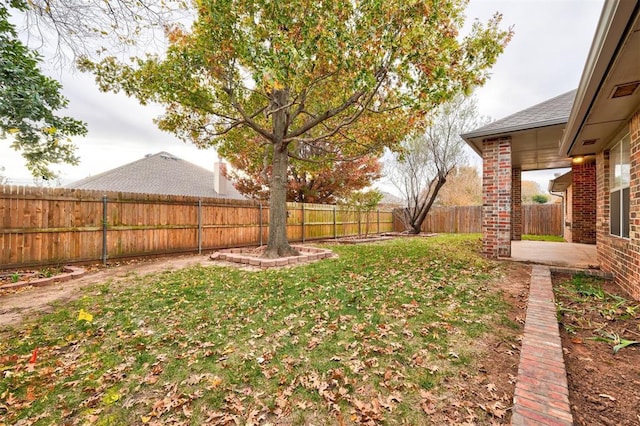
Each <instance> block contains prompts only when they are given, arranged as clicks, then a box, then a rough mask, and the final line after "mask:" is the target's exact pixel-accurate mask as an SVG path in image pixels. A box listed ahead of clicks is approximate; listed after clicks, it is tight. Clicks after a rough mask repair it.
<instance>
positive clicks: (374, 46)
mask: <svg viewBox="0 0 640 426" xmlns="http://www.w3.org/2000/svg"><path fill="white" fill-rule="evenodd" d="M194 6H195V8H196V10H197V17H196V19H195V21H194V22H193V25H192V26H191V28H190V29H186V28H184V27H182V26H179V25H174V26H171V27H168V28H167V31H166V34H167V38H168V41H169V47H168V50H167V52H166V55H164V56H162V57H161V56H154V55H151V56H148V57H145V58H136V59H134V60H133V62H132V63H130V64H125V63H121V62H119V61H117V60H116V59H115V58H113V57H108V58H105V59H103V60H102V61H100V62H97V63H95V62H91V61H88V60H84V61H81V66H82V67H83V69H85V70H90V71H92V72H94V74H95V75H96V78H97V81H98V84H99V85H100V87H101V89H102V90H113V91H124V92H125V93H127V94H128V95H131V96H135V97H137V98H138V99H139V100H140V101H141V102H143V103H146V102H160V103H162V104H164V105H165V106H166V113H165V114H164V116H162V117H160V118H159V119H158V125H159V127H160V128H161V129H163V130H167V131H170V132H173V133H175V134H176V135H178V136H179V137H180V138H182V139H184V140H187V141H191V142H194V143H195V144H197V145H199V146H209V145H216V146H217V147H218V149H219V152H220V154H221V155H222V156H223V157H228V156H232V155H233V153H235V152H238V151H243V150H245V149H247V148H246V146H247V144H249V146H250V148H249V149H253V150H255V151H257V152H259V153H260V154H261V155H262V156H263V157H264V158H265V159H267V160H265V161H268V162H270V166H271V176H270V182H269V187H270V222H269V232H270V234H269V243H268V246H267V250H266V252H265V255H266V256H268V257H275V256H279V255H286V254H291V253H292V250H291V248H290V246H289V244H288V241H287V238H286V228H285V224H286V223H285V222H286V204H285V201H286V185H287V181H288V179H287V176H286V174H287V170H288V164H289V158H290V157H293V158H295V153H296V152H298V151H299V150H300V149H301V147H310V148H311V149H314V150H318V151H319V152H322V153H323V155H322V157H323V158H322V160H323V161H332V160H334V159H336V158H337V156H342V157H343V158H345V159H347V158H355V157H358V156H362V155H379V154H381V152H382V150H383V148H384V147H385V146H386V147H394V146H395V145H397V144H398V143H399V142H400V141H401V140H402V139H403V138H404V136H405V135H406V134H407V133H408V132H409V131H410V130H411V129H412V128H413V127H414V126H415V125H417V124H418V123H419V122H420V120H419V118H420V117H422V116H423V115H424V114H425V113H426V112H428V111H430V110H431V109H433V108H434V107H435V106H437V105H439V104H440V103H442V102H444V101H446V100H447V99H450V98H451V97H453V96H454V95H455V94H456V93H460V92H469V91H470V90H471V89H472V88H473V87H475V86H478V85H481V84H483V83H484V82H485V80H486V79H487V77H488V70H489V68H490V67H491V65H493V64H494V62H495V61H496V59H497V57H498V55H499V54H500V53H501V52H502V50H503V49H504V47H505V45H506V43H507V42H508V41H509V39H510V37H511V31H510V30H503V29H501V28H500V26H499V24H500V21H501V16H500V15H498V14H496V15H495V16H494V17H493V18H492V19H490V20H489V21H488V22H487V23H485V24H482V23H480V22H474V24H473V25H472V27H471V29H470V31H469V33H468V34H467V35H466V36H464V37H462V36H460V34H459V29H460V28H461V27H462V25H463V23H464V8H465V6H466V1H464V0H451V1H444V2H443V1H407V0H367V1H351V2H344V1H341V0H336V1H321V2H309V1H308V0H292V1H286V2H273V1H270V0H208V1H204V0H198V1H195V2H194Z"/></svg>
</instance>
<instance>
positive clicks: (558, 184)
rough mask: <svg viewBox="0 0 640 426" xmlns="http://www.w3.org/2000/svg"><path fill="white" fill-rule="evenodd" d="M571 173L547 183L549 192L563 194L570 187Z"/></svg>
mask: <svg viewBox="0 0 640 426" xmlns="http://www.w3.org/2000/svg"><path fill="white" fill-rule="evenodd" d="M571 176H572V174H571V171H569V172H567V173H565V174H563V175H560V176H558V177H557V178H555V179H552V180H550V181H549V188H548V189H549V192H551V193H553V192H564V191H566V190H567V188H569V187H570V186H571V183H572V179H571Z"/></svg>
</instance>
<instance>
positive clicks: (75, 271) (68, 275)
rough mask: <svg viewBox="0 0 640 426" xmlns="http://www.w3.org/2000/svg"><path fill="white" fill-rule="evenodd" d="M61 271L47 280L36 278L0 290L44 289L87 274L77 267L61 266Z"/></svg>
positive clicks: (4, 286) (1, 286)
mask: <svg viewBox="0 0 640 426" xmlns="http://www.w3.org/2000/svg"><path fill="white" fill-rule="evenodd" d="M62 270H63V271H64V272H65V273H64V274H58V275H54V276H52V277H48V278H37V279H35V280H29V281H18V282H15V283H10V284H4V285H0V290H11V289H18V288H21V287H27V286H33V287H44V286H48V285H51V284H55V283H61V282H65V281H69V280H73V279H76V278H79V277H81V276H83V275H85V274H86V273H87V271H86V269H84V268H81V267H79V266H69V265H67V266H63V267H62Z"/></svg>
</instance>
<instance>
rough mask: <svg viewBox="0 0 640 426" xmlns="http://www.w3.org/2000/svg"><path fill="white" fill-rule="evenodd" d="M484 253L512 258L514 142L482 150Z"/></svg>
mask: <svg viewBox="0 0 640 426" xmlns="http://www.w3.org/2000/svg"><path fill="white" fill-rule="evenodd" d="M482 159H483V162H482V253H483V254H484V255H485V256H486V257H489V258H491V259H496V258H498V257H510V256H511V139H510V138H502V139H488V140H485V141H483V149H482Z"/></svg>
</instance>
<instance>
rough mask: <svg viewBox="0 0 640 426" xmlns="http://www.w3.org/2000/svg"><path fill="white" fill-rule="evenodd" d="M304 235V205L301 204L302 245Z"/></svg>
mask: <svg viewBox="0 0 640 426" xmlns="http://www.w3.org/2000/svg"><path fill="white" fill-rule="evenodd" d="M304 234H305V229H304V203H302V242H303V243H304Z"/></svg>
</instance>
